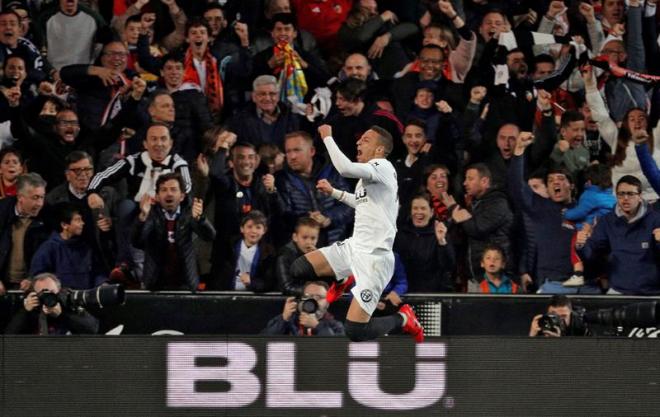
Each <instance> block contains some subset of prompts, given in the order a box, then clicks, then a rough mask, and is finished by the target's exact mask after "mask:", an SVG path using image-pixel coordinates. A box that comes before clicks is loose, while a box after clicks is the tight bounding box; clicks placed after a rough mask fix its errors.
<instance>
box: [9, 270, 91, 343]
mask: <svg viewBox="0 0 660 417" xmlns="http://www.w3.org/2000/svg"><path fill="white" fill-rule="evenodd" d="M31 285H32V291H30V292H29V293H28V295H27V297H25V299H23V308H22V309H20V310H19V311H18V312H17V313H16V314H15V315H14V317H12V319H11V321H10V322H9V324H8V325H7V328H6V329H5V333H7V334H39V335H42V336H46V335H51V334H52V335H63V334H67V333H69V332H71V333H73V334H94V333H97V332H98V329H99V321H98V319H96V318H95V317H94V316H92V315H91V314H89V313H88V312H87V311H85V310H84V309H82V308H71V307H68V306H63V305H62V304H61V303H60V302H59V301H58V302H57V303H56V304H55V305H53V306H50V307H49V306H48V305H46V304H44V303H42V302H41V300H40V299H39V295H40V294H43V293H44V292H50V293H52V294H59V293H60V291H61V290H62V284H61V283H60V280H59V279H57V277H56V276H55V275H53V274H51V273H49V272H44V273H42V274H39V275H37V276H35V277H34V279H33V280H32V282H31Z"/></svg>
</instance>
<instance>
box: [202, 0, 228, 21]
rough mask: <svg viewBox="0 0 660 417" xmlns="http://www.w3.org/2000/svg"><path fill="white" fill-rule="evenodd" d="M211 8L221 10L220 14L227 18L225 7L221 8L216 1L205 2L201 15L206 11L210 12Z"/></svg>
mask: <svg viewBox="0 0 660 417" xmlns="http://www.w3.org/2000/svg"><path fill="white" fill-rule="evenodd" d="M211 10H220V11H221V12H222V16H223V17H224V18H225V19H226V18H227V13H226V12H225V9H223V8H222V6H220V5H219V4H218V3H210V4H207V5H206V7H204V11H203V12H202V16H204V15H205V14H206V12H210V11H211Z"/></svg>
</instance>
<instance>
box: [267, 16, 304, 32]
mask: <svg viewBox="0 0 660 417" xmlns="http://www.w3.org/2000/svg"><path fill="white" fill-rule="evenodd" d="M277 22H280V23H282V24H283V25H292V26H293V28H294V29H295V30H298V27H297V26H296V18H295V17H294V16H293V13H275V14H274V15H273V17H271V18H270V26H269V29H270V30H271V31H272V30H273V29H274V28H275V24H276V23H277Z"/></svg>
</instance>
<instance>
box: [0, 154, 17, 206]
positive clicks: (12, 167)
mask: <svg viewBox="0 0 660 417" xmlns="http://www.w3.org/2000/svg"><path fill="white" fill-rule="evenodd" d="M22 173H23V158H22V157H21V153H20V152H19V151H18V150H17V149H15V148H10V147H8V148H4V149H3V150H2V151H0V198H5V197H11V196H14V195H16V181H17V180H18V176H19V175H21V174H22Z"/></svg>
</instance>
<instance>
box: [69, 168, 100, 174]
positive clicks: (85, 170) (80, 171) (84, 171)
mask: <svg viewBox="0 0 660 417" xmlns="http://www.w3.org/2000/svg"><path fill="white" fill-rule="evenodd" d="M68 170H69V171H70V172H73V173H74V174H75V175H82V174H91V173H92V172H93V171H94V168H92V167H88V168H69V169H68Z"/></svg>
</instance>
